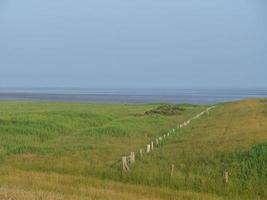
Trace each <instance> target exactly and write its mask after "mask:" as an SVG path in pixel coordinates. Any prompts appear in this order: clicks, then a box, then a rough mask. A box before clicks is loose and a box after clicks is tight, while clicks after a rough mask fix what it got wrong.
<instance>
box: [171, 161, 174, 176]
mask: <svg viewBox="0 0 267 200" xmlns="http://www.w3.org/2000/svg"><path fill="white" fill-rule="evenodd" d="M173 172H174V164H172V165H171V177H172V176H173Z"/></svg>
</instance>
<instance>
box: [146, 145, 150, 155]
mask: <svg viewBox="0 0 267 200" xmlns="http://www.w3.org/2000/svg"><path fill="white" fill-rule="evenodd" d="M146 152H147V153H149V152H150V144H147V145H146Z"/></svg>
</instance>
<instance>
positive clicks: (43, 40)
mask: <svg viewBox="0 0 267 200" xmlns="http://www.w3.org/2000/svg"><path fill="white" fill-rule="evenodd" d="M1 87H2V88H3V87H4V88H6V87H22V88H28V87H31V88H32V87H33V88H38V87H48V88H64V87H71V88H177V89H179V88H189V89H190V88H193V89H195V88H233V89H235V88H258V89H259V88H260V89H262V88H263V89H266V88H267V2H266V0H201V1H200V0H97V1H90V0H75V1H73V0H45V1H44V0H23V1H22V0H0V88H1Z"/></svg>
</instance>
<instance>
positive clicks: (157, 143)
mask: <svg viewBox="0 0 267 200" xmlns="http://www.w3.org/2000/svg"><path fill="white" fill-rule="evenodd" d="M156 146H159V140H158V138H157V139H156Z"/></svg>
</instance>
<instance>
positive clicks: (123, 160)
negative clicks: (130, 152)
mask: <svg viewBox="0 0 267 200" xmlns="http://www.w3.org/2000/svg"><path fill="white" fill-rule="evenodd" d="M122 170H123V171H128V170H130V168H129V166H128V163H127V157H126V156H123V157H122Z"/></svg>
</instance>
